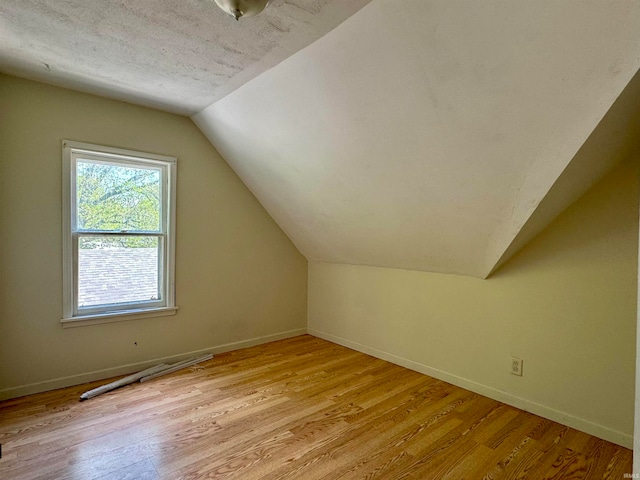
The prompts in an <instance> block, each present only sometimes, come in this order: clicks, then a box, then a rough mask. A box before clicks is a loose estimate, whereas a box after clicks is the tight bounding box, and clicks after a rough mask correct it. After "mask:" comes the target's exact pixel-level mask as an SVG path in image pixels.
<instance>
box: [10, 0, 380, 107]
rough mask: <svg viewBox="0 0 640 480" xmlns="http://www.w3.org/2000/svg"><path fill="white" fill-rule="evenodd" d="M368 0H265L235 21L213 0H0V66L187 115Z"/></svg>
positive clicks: (20, 74) (263, 69) (29, 75)
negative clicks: (261, 7)
mask: <svg viewBox="0 0 640 480" xmlns="http://www.w3.org/2000/svg"><path fill="white" fill-rule="evenodd" d="M369 1H370V0H349V1H348V2H345V1H340V0H272V2H271V4H270V5H269V7H268V8H267V9H266V10H265V11H264V12H263V13H262V14H260V15H259V16H257V17H252V18H245V19H242V20H241V21H239V22H236V21H235V20H234V19H233V18H232V17H230V16H227V15H225V14H224V13H223V12H222V11H221V10H220V9H219V8H218V7H217V6H216V5H215V4H214V3H213V0H177V1H162V0H135V1H129V0H119V1H118V0H65V1H63V0H2V1H1V2H0V70H1V71H2V72H4V73H9V74H12V75H17V76H21V77H26V78H31V79H34V80H39V81H43V82H48V83H52V84H56V85H60V86H65V87H69V88H75V89H78V90H82V91H86V92H90V93H95V94H98V95H105V96H109V97H112V98H117V99H121V100H125V101H130V102H133V103H138V104H142V105H147V106H151V107H156V108H160V109H163V110H168V111H172V112H176V113H183V114H193V113H196V112H198V111H200V110H202V109H203V108H204V107H206V106H208V105H211V104H212V103H213V102H215V101H216V100H218V99H220V98H222V97H224V96H225V95H226V94H228V93H229V92H232V91H233V90H235V89H236V88H238V87H239V86H241V85H242V84H244V83H245V82H247V81H248V80H250V79H252V78H254V77H255V76H257V75H258V74H260V73H261V72H263V71H265V70H267V69H268V68H270V67H272V66H274V65H276V64H278V63H279V62H281V61H282V60H284V59H285V58H287V57H288V56H290V55H291V54H292V53H294V52H297V51H298V50H300V49H301V48H303V47H305V46H306V45H308V44H310V43H312V42H313V41H314V40H316V39H318V38H320V37H321V36H322V35H324V34H325V33H327V32H328V31H329V30H331V29H332V28H334V27H335V26H336V25H338V24H339V23H340V22H342V21H343V20H344V19H345V18H347V17H349V16H350V15H352V14H353V13H355V12H356V11H357V10H358V9H359V8H361V7H362V6H363V5H365V4H367V3H368V2H369Z"/></svg>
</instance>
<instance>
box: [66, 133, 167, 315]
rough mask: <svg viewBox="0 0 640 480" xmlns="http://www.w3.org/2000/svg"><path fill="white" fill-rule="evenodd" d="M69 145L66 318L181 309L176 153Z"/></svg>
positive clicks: (67, 154)
mask: <svg viewBox="0 0 640 480" xmlns="http://www.w3.org/2000/svg"><path fill="white" fill-rule="evenodd" d="M62 151H63V154H62V162H63V262H64V265H63V277H64V278H63V282H64V284H63V294H64V301H63V306H64V312H63V319H62V322H63V326H65V327H68V326H80V325H87V324H92V323H104V322H110V321H119V320H128V319H131V318H139V317H142V316H145V317H150V316H161V315H172V314H174V313H175V310H176V307H175V292H174V290H175V288H174V277H175V274H174V270H175V269H174V263H175V260H174V259H175V191H176V188H175V187H176V159H175V158H173V157H165V156H161V155H154V154H150V153H142V152H134V151H129V150H121V149H116V148H110V147H102V146H98V145H90V144H86V143H78V142H71V141H68V140H64V141H63V142H62Z"/></svg>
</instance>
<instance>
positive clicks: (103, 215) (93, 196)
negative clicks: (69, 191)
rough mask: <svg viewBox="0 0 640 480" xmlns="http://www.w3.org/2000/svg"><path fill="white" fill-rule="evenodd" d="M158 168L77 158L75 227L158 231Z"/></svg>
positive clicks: (159, 194)
mask: <svg viewBox="0 0 640 480" xmlns="http://www.w3.org/2000/svg"><path fill="white" fill-rule="evenodd" d="M160 187H161V169H159V168H154V167H148V168H147V167H139V166H131V165H126V164H119V163H111V162H106V161H100V162H98V161H93V160H87V159H78V161H77V163H76V189H77V197H76V198H77V203H76V204H77V212H76V221H77V229H78V230H102V231H117V232H119V231H147V232H159V231H160V230H161V228H160V216H161V211H160V204H161V198H160V196H161V188H160Z"/></svg>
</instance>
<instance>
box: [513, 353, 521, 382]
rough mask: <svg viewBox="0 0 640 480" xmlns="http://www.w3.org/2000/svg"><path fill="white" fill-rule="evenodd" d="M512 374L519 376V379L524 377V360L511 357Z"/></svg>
mask: <svg viewBox="0 0 640 480" xmlns="http://www.w3.org/2000/svg"><path fill="white" fill-rule="evenodd" d="M511 374H512V375H517V376H519V377H521V376H522V359H521V358H516V357H511Z"/></svg>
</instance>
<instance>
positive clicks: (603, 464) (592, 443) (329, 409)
mask: <svg viewBox="0 0 640 480" xmlns="http://www.w3.org/2000/svg"><path fill="white" fill-rule="evenodd" d="M202 366H203V367H204V368H202V369H198V370H194V371H190V370H184V371H181V372H177V373H175V374H172V375H169V376H165V377H161V378H158V379H156V380H154V381H150V382H148V383H144V384H140V383H138V384H134V385H132V386H128V387H124V388H122V389H120V390H117V391H113V392H111V393H108V394H105V395H102V396H100V397H96V398H94V399H92V400H88V401H86V402H79V401H78V397H79V395H80V393H81V392H83V391H85V390H87V389H89V388H93V387H94V386H97V385H99V384H101V383H104V382H96V383H93V384H88V385H82V386H78V387H72V388H66V389H62V390H57V391H54V392H48V393H43V394H38V395H32V396H29V397H24V398H20V399H15V400H10V401H6V402H3V403H0V443H2V453H3V456H2V459H0V478H1V479H6V480H9V479H49V478H50V479H56V480H57V479H83V480H85V479H93V478H100V479H132V480H147V479H157V478H160V479H166V480H177V479H196V478H215V479H222V478H229V479H242V480H250V479H279V478H285V479H303V480H314V479H323V480H334V479H355V478H358V479H360V478H362V479H364V478H366V479H371V478H381V479H385V480H386V479H400V478H407V479H409V478H410V479H432V478H433V479H435V478H451V479H456V480H459V479H463V478H467V479H473V480H480V479H483V478H486V479H515V478H524V479H531V480H536V479H569V478H571V479H574V478H575V479H578V478H589V479H596V478H597V479H622V478H624V473H629V472H631V451H630V450H628V449H625V448H622V447H619V446H616V445H613V444H611V443H608V442H605V441H603V440H599V439H597V438H594V437H592V436H590V435H587V434H585V433H581V432H578V431H576V430H574V429H571V428H568V427H564V426H562V425H559V424H557V423H554V422H551V421H548V420H544V419H542V418H540V417H536V416H535V415H531V414H529V413H525V412H523V411H521V410H517V409H515V408H512V407H509V406H506V405H504V404H501V403H499V402H496V401H494V400H490V399H488V398H486V397H482V396H480V395H477V394H474V393H470V392H468V391H466V390H463V389H461V388H458V387H454V386H452V385H449V384H447V383H444V382H441V381H439V380H435V379H433V378H430V377H427V376H424V375H421V374H418V373H416V372H413V371H410V370H406V369H404V368H401V367H398V366H395V365H392V364H390V363H387V362H384V361H382V360H378V359H375V358H372V357H369V356H366V355H363V354H361V353H358V352H354V351H352V350H349V349H346V348H343V347H340V346H338V345H334V344H332V343H329V342H326V341H323V340H320V339H317V338H314V337H311V336H308V335H304V336H301V337H296V338H293V339H288V340H283V341H279V342H274V343H270V344H267V345H262V346H258V347H253V348H248V349H244V350H238V351H235V352H230V353H226V354H220V355H216V356H215V357H214V359H213V360H211V361H209V362H206V363H204V364H202Z"/></svg>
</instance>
